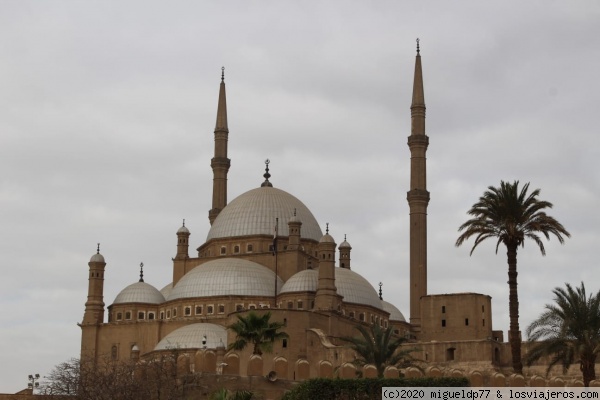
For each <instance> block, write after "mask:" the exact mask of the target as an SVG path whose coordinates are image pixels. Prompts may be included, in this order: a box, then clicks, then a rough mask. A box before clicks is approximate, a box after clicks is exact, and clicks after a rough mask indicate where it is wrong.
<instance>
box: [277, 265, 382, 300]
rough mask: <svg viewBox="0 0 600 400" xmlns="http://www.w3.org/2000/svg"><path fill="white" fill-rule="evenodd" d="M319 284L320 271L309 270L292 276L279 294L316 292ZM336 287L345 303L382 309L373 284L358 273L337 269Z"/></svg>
mask: <svg viewBox="0 0 600 400" xmlns="http://www.w3.org/2000/svg"><path fill="white" fill-rule="evenodd" d="M318 284H319V269H318V268H317V269H307V270H304V271H301V272H298V273H297V274H295V275H294V276H292V277H291V278H290V279H288V281H287V282H286V283H285V285H283V287H282V288H281V292H279V294H284V293H292V292H316V291H317V287H318ZM335 286H336V288H337V292H338V294H340V295H342V296H344V299H343V302H344V303H354V304H364V305H367V306H372V307H375V308H378V309H380V310H381V309H382V304H381V300H380V299H379V296H378V295H377V292H376V291H375V289H374V288H373V286H371V284H370V283H369V282H368V281H367V280H366V279H365V278H363V277H362V276H361V275H359V274H357V273H356V272H354V271H352V270H350V269H346V268H335Z"/></svg>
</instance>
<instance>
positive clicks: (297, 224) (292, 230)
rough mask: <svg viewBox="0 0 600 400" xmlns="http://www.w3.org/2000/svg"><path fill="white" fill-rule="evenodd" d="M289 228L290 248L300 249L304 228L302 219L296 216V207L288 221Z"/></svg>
mask: <svg viewBox="0 0 600 400" xmlns="http://www.w3.org/2000/svg"><path fill="white" fill-rule="evenodd" d="M288 230H289V235H290V236H289V244H288V249H289V250H298V248H300V237H301V230H302V221H300V219H299V218H298V217H297V216H296V209H294V216H293V217H292V218H290V220H289V221H288Z"/></svg>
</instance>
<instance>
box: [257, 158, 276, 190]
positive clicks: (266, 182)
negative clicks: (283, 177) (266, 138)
mask: <svg viewBox="0 0 600 400" xmlns="http://www.w3.org/2000/svg"><path fill="white" fill-rule="evenodd" d="M270 163H271V161H270V160H269V159H268V158H267V159H266V160H265V173H264V174H263V176H264V177H265V181H264V182H263V183H262V184H261V185H260V186H261V187H273V184H272V183H271V182H269V178H270V177H271V174H270V173H269V164H270Z"/></svg>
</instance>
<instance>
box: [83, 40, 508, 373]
mask: <svg viewBox="0 0 600 400" xmlns="http://www.w3.org/2000/svg"><path fill="white" fill-rule="evenodd" d="M425 111H426V108H425V99H424V90H423V74H422V67H421V56H420V53H419V49H418V48H417V56H416V62H415V72H414V84H413V98H412V105H411V133H410V135H409V136H408V146H409V149H410V153H411V161H410V164H411V168H410V171H411V177H410V188H409V190H408V193H407V200H408V205H409V209H410V228H409V229H410V260H409V265H410V268H409V271H410V276H409V277H408V278H409V285H410V288H409V292H410V310H409V318H408V320H407V319H406V318H405V316H404V315H403V313H402V312H401V311H400V310H399V309H398V308H397V307H396V306H394V305H393V304H391V303H389V302H386V301H384V300H382V298H381V291H380V292H379V293H378V292H377V290H376V289H375V288H374V287H373V286H372V285H371V284H370V283H369V282H368V281H367V280H366V279H365V278H363V277H362V276H361V275H360V274H358V273H357V272H355V271H354V270H353V269H352V262H351V259H352V257H351V252H352V246H351V245H350V243H348V242H347V241H346V240H345V238H344V240H343V241H342V242H341V243H340V244H339V245H338V244H337V243H336V241H335V239H334V238H333V237H332V236H331V235H330V234H329V229H328V227H325V232H323V228H322V227H323V225H322V224H320V223H319V222H318V221H317V220H316V219H315V217H314V216H313V214H312V213H311V211H310V210H309V209H308V208H307V207H306V206H305V205H304V203H302V201H300V200H299V199H298V198H297V197H295V196H293V195H292V194H290V193H287V192H285V191H283V190H281V189H279V188H277V187H276V186H274V185H273V184H272V183H271V182H270V180H269V178H270V174H269V169H268V163H267V165H266V172H265V174H264V178H265V180H264V182H263V183H262V184H261V185H260V187H257V188H253V189H250V190H249V191H247V192H245V193H243V194H241V195H240V196H238V197H237V198H235V199H233V200H231V201H228V199H227V176H228V172H229V167H230V159H229V158H228V153H227V149H228V141H229V129H228V124H227V103H226V91H225V82H224V76H223V75H222V77H221V83H220V90H219V98H218V107H217V120H216V127H215V131H214V157H213V158H212V160H211V167H212V170H213V177H214V178H213V191H212V208H211V209H210V210H209V212H208V216H209V222H210V230H209V232H208V235H207V237H206V241H205V242H204V243H202V244H200V245H199V246H198V247H196V248H194V247H192V248H191V249H190V237H191V233H190V231H189V230H188V228H187V227H186V226H185V221H184V223H183V225H182V226H181V227H180V228H179V230H178V231H177V232H176V238H177V241H176V253H175V256H174V258H173V280H172V282H170V283H168V284H167V285H166V286H164V287H162V288H160V289H159V288H157V287H154V286H152V285H150V284H149V283H146V282H145V281H144V279H143V273H142V272H141V273H140V279H139V281H138V282H135V283H133V284H131V285H129V286H127V287H126V288H124V289H123V290H122V291H121V292H120V293H119V294H118V295H117V296H116V298H115V299H114V300H113V301H112V303H110V305H108V306H107V307H105V303H104V294H103V286H104V273H105V269H106V261H105V259H104V257H103V256H102V254H100V251H99V249H98V251H97V253H96V254H94V255H93V256H92V257H91V259H90V261H89V264H88V265H89V287H88V298H87V302H86V303H85V312H84V317H83V320H82V322H81V323H80V327H81V330H82V341H81V357H82V359H93V360H99V359H100V358H101V357H109V358H110V359H112V360H129V359H142V360H143V359H150V358H152V357H155V356H157V355H160V354H161V353H164V352H172V351H174V350H177V352H178V353H179V354H180V355H183V356H184V357H185V360H186V361H185V368H187V369H188V370H189V371H190V372H194V371H196V372H212V373H221V374H233V375H240V376H252V375H262V376H265V375H267V374H269V373H271V374H276V376H277V377H278V378H281V379H288V380H303V379H307V378H314V377H328V376H334V374H335V373H336V372H335V371H339V370H340V367H343V366H345V365H349V363H351V362H352V361H353V360H354V357H355V355H354V353H353V352H352V351H351V350H349V349H348V348H346V347H344V343H343V342H341V341H340V338H341V337H344V336H354V335H356V334H357V332H356V329H355V327H356V326H358V325H364V326H366V327H367V326H369V325H371V324H379V325H380V326H381V327H382V328H388V327H392V329H393V332H394V334H395V335H398V336H403V337H406V338H409V340H410V345H411V346H413V347H416V348H418V351H417V352H415V353H414V354H413V355H414V356H415V357H416V358H419V359H422V360H424V361H426V362H429V363H436V364H448V363H455V364H457V363H462V364H470V365H472V364H477V365H478V366H480V368H493V367H497V366H502V365H507V362H508V361H509V358H510V354H509V351H508V346H507V344H506V343H503V336H502V332H501V331H494V330H493V328H492V305H491V297H490V296H487V295H484V294H479V293H453V294H452V293H451V294H438V295H432V294H428V293H427V205H428V202H429V197H430V194H429V192H428V191H427V186H426V152H427V147H428V144H429V138H428V136H427V135H426V133H425ZM233 143H235V140H234V141H233ZM253 310H255V312H263V311H269V312H271V315H272V317H271V319H272V320H273V321H280V322H282V323H283V324H284V328H283V331H285V332H286V333H287V334H288V335H289V337H288V339H286V340H283V341H281V342H277V343H275V345H274V348H273V351H272V353H269V354H267V353H265V354H263V355H262V356H256V355H252V349H251V348H247V349H245V350H243V351H228V350H227V347H228V345H229V344H230V343H232V342H233V341H234V340H235V336H234V334H233V332H231V331H229V330H228V329H227V326H228V325H230V324H232V323H234V322H236V321H237V320H238V318H237V317H238V316H245V315H247V314H248V313H249V312H252V311H253ZM249 347H251V346H249ZM273 376H275V375H273Z"/></svg>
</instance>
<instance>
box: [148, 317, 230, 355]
mask: <svg viewBox="0 0 600 400" xmlns="http://www.w3.org/2000/svg"><path fill="white" fill-rule="evenodd" d="M203 341H205V343H203ZM226 342H227V329H225V328H224V327H222V326H220V325H215V324H209V323H198V324H191V325H186V326H184V327H182V328H179V329H175V330H174V331H173V332H171V333H169V334H168V335H167V336H165V337H164V338H163V339H162V340H161V341H160V342H158V344H157V345H156V347H154V350H171V349H202V348H204V347H206V348H208V349H215V348H217V347H218V346H219V343H226Z"/></svg>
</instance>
